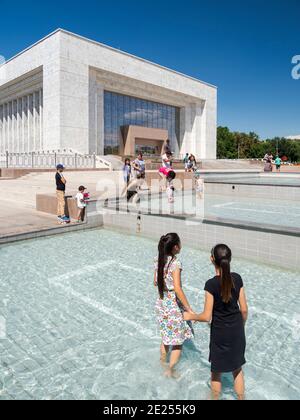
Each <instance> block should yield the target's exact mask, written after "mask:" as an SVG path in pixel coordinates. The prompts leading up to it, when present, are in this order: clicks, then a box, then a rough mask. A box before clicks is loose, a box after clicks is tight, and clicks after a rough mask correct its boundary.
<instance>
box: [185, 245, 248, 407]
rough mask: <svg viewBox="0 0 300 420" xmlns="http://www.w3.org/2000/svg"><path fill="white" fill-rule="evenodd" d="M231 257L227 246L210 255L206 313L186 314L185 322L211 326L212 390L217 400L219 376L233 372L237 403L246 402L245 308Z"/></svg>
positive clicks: (219, 246) (244, 296)
mask: <svg viewBox="0 0 300 420" xmlns="http://www.w3.org/2000/svg"><path fill="white" fill-rule="evenodd" d="M231 258H232V253H231V250H230V248H229V247H228V246H227V245H217V246H216V247H214V248H213V250H212V253H211V261H212V263H213V264H214V266H215V269H216V276H215V277H214V278H212V279H210V280H208V282H207V283H206V285H205V292H206V296H205V309H204V312H203V313H202V314H200V315H193V314H190V313H186V314H185V316H184V319H185V320H186V321H198V322H211V321H212V323H211V340H210V358H209V361H210V362H211V371H212V376H211V389H212V392H213V397H214V398H215V399H219V397H220V394H221V392H222V383H221V376H222V373H228V372H232V374H233V377H234V389H235V392H236V394H237V396H238V399H240V400H243V399H244V398H245V383H244V374H243V371H242V366H243V365H244V364H245V363H246V360H245V350H246V337H245V323H246V321H247V317H248V306H247V299H246V295H245V290H244V285H243V280H242V278H241V276H240V275H239V274H236V273H231V270H230V263H231Z"/></svg>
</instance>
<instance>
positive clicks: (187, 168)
mask: <svg viewBox="0 0 300 420" xmlns="http://www.w3.org/2000/svg"><path fill="white" fill-rule="evenodd" d="M189 161H190V155H189V153H187V154H186V155H185V157H184V159H183V163H184V170H185V172H188V171H189Z"/></svg>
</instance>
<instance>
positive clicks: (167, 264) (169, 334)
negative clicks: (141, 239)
mask: <svg viewBox="0 0 300 420" xmlns="http://www.w3.org/2000/svg"><path fill="white" fill-rule="evenodd" d="M180 251H181V242H180V238H179V236H178V235H177V234H176V233H169V234H168V235H166V236H163V237H162V238H161V240H160V242H159V246H158V252H159V256H158V258H157V259H156V260H155V275H154V285H155V287H158V292H159V298H158V300H157V303H156V315H157V320H158V324H159V327H160V332H161V336H162V345H161V361H162V363H166V361H167V357H168V354H169V353H170V362H169V368H168V372H167V373H168V374H169V376H173V375H174V368H175V366H176V364H177V363H178V362H179V359H180V357H181V352H182V345H183V343H184V342H185V341H186V340H190V339H192V338H193V330H192V328H191V326H190V325H189V324H188V323H187V322H186V321H184V319H183V313H184V312H185V311H186V312H190V313H193V314H194V312H193V311H192V309H191V306H190V304H189V302H188V300H187V298H186V296H185V294H184V292H183V290H182V284H181V272H182V266H181V263H180V261H179V260H178V259H177V255H178V254H179V253H180Z"/></svg>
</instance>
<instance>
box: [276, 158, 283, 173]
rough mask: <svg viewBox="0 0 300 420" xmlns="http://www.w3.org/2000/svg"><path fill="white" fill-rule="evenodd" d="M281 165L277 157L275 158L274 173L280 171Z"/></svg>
mask: <svg viewBox="0 0 300 420" xmlns="http://www.w3.org/2000/svg"><path fill="white" fill-rule="evenodd" d="M281 164H282V160H281V159H280V157H279V156H277V158H276V159H275V165H276V171H277V172H280V171H281Z"/></svg>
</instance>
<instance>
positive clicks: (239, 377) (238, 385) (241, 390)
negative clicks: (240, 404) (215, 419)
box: [211, 369, 245, 401]
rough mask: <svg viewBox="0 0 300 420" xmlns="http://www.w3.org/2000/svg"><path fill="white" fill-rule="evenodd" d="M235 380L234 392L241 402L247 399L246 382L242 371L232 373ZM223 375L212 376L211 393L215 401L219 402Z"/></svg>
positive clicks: (213, 374)
mask: <svg viewBox="0 0 300 420" xmlns="http://www.w3.org/2000/svg"><path fill="white" fill-rule="evenodd" d="M232 375H233V379H234V390H235V393H236V395H237V399H238V400H239V401H243V400H244V399H245V380H244V373H243V370H242V369H238V370H236V371H234V372H233V373H232ZM221 378H222V374H221V373H212V375H211V391H212V397H213V399H214V400H219V399H220V395H221V392H222V382H221Z"/></svg>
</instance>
